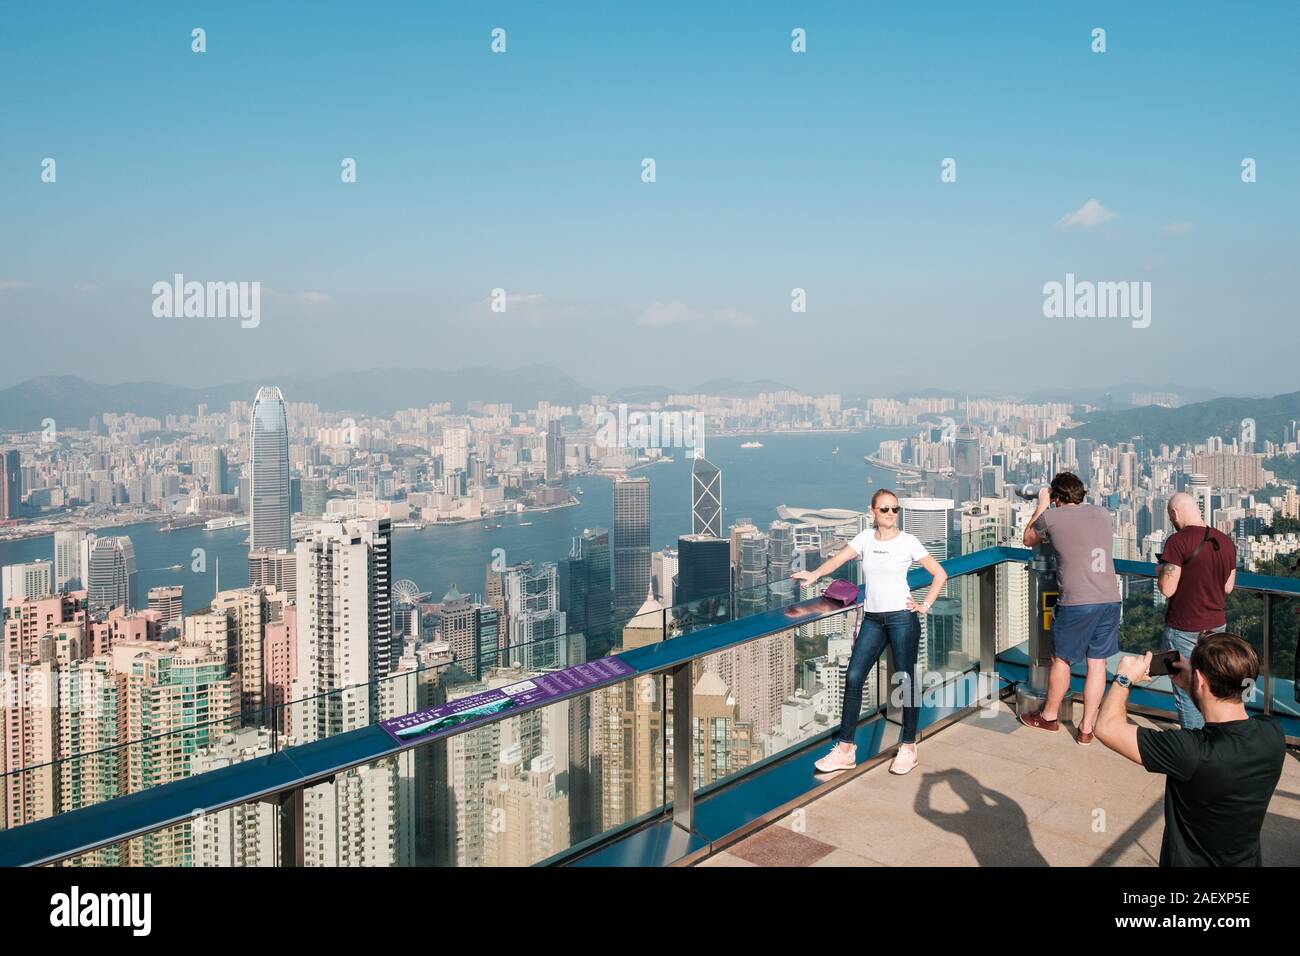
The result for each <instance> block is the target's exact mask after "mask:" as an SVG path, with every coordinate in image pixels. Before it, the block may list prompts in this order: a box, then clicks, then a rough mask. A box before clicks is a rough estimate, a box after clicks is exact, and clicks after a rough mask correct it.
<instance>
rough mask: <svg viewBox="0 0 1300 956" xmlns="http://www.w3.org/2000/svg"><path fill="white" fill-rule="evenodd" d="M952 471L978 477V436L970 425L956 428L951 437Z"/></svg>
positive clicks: (969, 476) (961, 474)
mask: <svg viewBox="0 0 1300 956" xmlns="http://www.w3.org/2000/svg"><path fill="white" fill-rule="evenodd" d="M953 471H954V472H955V473H956V474H958V475H960V476H965V477H968V478H978V477H979V474H980V436H979V432H977V431H976V430H975V429H974V428H972V427H971V426H970V425H962V426H961V427H960V428H958V429H957V434H956V436H954V438H953ZM977 497H978V496H977Z"/></svg>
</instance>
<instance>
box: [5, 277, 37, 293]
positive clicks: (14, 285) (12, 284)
mask: <svg viewBox="0 0 1300 956" xmlns="http://www.w3.org/2000/svg"><path fill="white" fill-rule="evenodd" d="M31 287H32V284H31V283H30V282H24V281H23V280H22V279H0V292H4V291H6V290H8V289H30V288H31Z"/></svg>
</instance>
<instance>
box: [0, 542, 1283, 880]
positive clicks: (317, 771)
mask: <svg viewBox="0 0 1300 956" xmlns="http://www.w3.org/2000/svg"><path fill="white" fill-rule="evenodd" d="M1031 556H1032V552H1031V551H1029V550H1028V549H1026V548H1012V547H993V548H985V549H983V550H981V551H976V552H973V553H971V554H966V555H961V556H958V557H955V558H950V559H948V560H946V561H943V562H941V563H942V566H943V568H944V570H945V571H947V572H948V575H949V577H950V578H956V577H960V576H963V575H969V574H975V573H978V572H983V571H987V570H989V569H992V568H994V567H996V566H997V565H1000V564H1003V563H1007V562H1015V563H1024V562H1027V561H1028V560H1029V559H1030V557H1031ZM1156 567H1157V566H1156V565H1155V564H1153V563H1149V562H1138V561H1124V560H1117V561H1116V562H1115V570H1116V572H1117V573H1118V574H1128V575H1136V576H1145V577H1154V576H1155V573H1156ZM930 578H931V576H930V574H929V572H927V571H925V570H924V569H923V568H919V567H918V568H913V569H912V570H911V571H910V572H909V574H908V585H909V587H910V588H912V589H916V588H919V587H923V586H924V585H926V584H927V583H929V581H930ZM1237 586H1238V587H1239V588H1242V589H1244V590H1257V591H1262V592H1264V593H1265V594H1266V595H1284V596H1287V597H1300V579H1291V578H1279V577H1272V576H1268V575H1258V574H1250V573H1240V574H1238V576H1237ZM798 607H804V608H806V609H807V613H806V614H805V615H800V616H799V617H798V619H797V620H795V619H792V617H791V615H790V614H789V611H790V610H791V609H792V608H798ZM844 613H846V609H841V608H835V609H830V610H828V609H826V605H825V602H824V601H823V600H822V599H820V598H814V599H811V600H808V601H793V602H791V603H790V604H788V605H785V606H783V607H780V608H775V609H772V610H769V611H764V612H761V613H758V614H754V615H750V616H748V617H744V618H739V619H736V620H731V621H726V622H723V623H720V624H715V625H711V626H708V627H705V628H702V629H700V630H698V631H694V632H692V633H690V634H686V635H683V636H680V637H674V638H669V639H666V640H664V641H662V642H660V643H657V644H651V645H647V646H645V647H641V648H637V649H635V650H631V651H627V652H624V653H622V654H619V655H614V656H617V657H619V658H620V659H621V660H622V661H623V662H624V663H625V664H627V665H629V666H630V667H631V668H632V669H633V673H631V674H626V675H624V676H621V677H617V678H610V679H607V680H605V681H600V682H596V683H593V684H590V685H588V686H585V687H583V688H581V689H580V690H574V691H572V692H571V693H568V694H563V695H559V696H555V697H550V698H548V699H547V700H545V701H543V702H538V703H535V704H530V705H526V706H522V707H518V708H512V709H511V710H510V711H508V712H505V713H502V714H500V715H498V716H495V717H493V718H491V719H489V720H486V721H483V722H480V723H476V724H473V725H471V726H469V727H466V728H465V729H464V730H461V731H458V732H457V733H464V732H466V731H468V730H480V729H482V728H483V727H484V726H486V725H487V724H490V723H495V722H497V721H500V720H505V719H507V718H515V717H519V716H520V715H522V714H524V713H527V712H528V711H530V710H535V709H540V708H542V707H548V706H550V705H552V704H556V703H559V702H561V701H564V700H567V699H570V698H572V697H577V696H584V695H587V694H590V693H592V692H593V691H596V690H599V689H601V688H603V687H607V686H613V685H615V684H621V683H624V682H626V681H629V680H634V679H636V678H637V677H642V676H646V675H659V674H664V675H670V676H671V675H677V676H679V677H683V678H688V677H689V673H690V666H691V664H692V663H693V662H694V661H695V660H697V659H699V658H702V657H707V656H709V655H712V654H716V653H718V652H719V651H723V650H727V649H729V648H732V647H737V646H739V645H742V644H746V643H749V642H750V641H754V640H757V639H759V638H762V637H765V636H769V635H772V634H776V633H780V632H782V631H788V630H791V629H793V628H795V627H801V626H804V625H807V624H812V623H814V622H816V621H819V620H822V619H825V618H830V617H834V616H836V615H839V614H844ZM986 664H987V662H982V665H986ZM1268 676H1269V675H1267V674H1266V677H1268ZM681 682H682V681H676V682H675V684H677V683H681ZM688 686H689V685H688ZM689 698H690V694H689V692H687V693H685V694H684V695H679V696H678V699H676V700H675V704H677V706H676V707H675V714H674V720H675V721H676V720H684V721H685V722H686V723H685V728H684V729H685V730H686V733H687V735H688V736H689V732H690V724H689V720H690V706H689V703H690V701H689ZM682 704H685V705H686V706H685V707H683V706H682ZM674 732H675V733H676V732H677V728H676V727H675V728H674ZM456 735H457V734H451V735H449V736H447V737H442V738H439V741H445V740H448V739H450V737H451V736H456ZM682 739H686V738H685V737H683V738H682ZM435 742H437V741H429V740H422V741H419V740H417V741H411V742H406V743H401V744H399V743H397V742H396V741H395V740H394V739H393V738H392V737H391V736H389V734H388V733H387V732H386V731H384V730H383V729H382V728H381V727H380V726H379V725H378V724H372V725H370V726H368V727H363V728H361V729H359V730H354V731H349V732H347V733H343V734H339V735H336V736H333V737H327V738H324V739H321V740H317V741H312V742H311V743H306V744H301V745H299V746H296V747H292V748H289V749H286V750H282V751H279V752H276V753H273V754H269V755H267V756H263V757H257V758H254V759H252V760H247V761H241V762H238V763H234V764H231V765H229V766H227V767H222V768H219V769H216V770H210V771H207V772H205V773H202V774H197V775H195V776H192V777H188V778H185V779H183V780H177V781H174V782H172V783H168V784H163V785H161V786H158V787H153V788H150V789H148V790H144V791H141V792H139V793H133V794H127V795H125V796H122V797H117V798H114V799H112V800H108V801H105V802H103V803H99V804H95V805H92V806H89V807H83V808H80V809H77V810H71V811H68V812H66V813H61V814H56V815H54V816H52V817H48V818H46V819H43V820H38V821H35V822H33V823H28V824H25V825H23V826H21V827H16V828H14V829H11V830H5V831H0V866H38V865H43V864H47V863H53V862H58V861H60V860H65V859H68V858H70V857H74V856H77V855H80V854H83V853H88V852H91V851H93V850H96V849H100V848H102V847H105V846H110V845H112V844H115V843H118V842H121V841H123V840H128V839H131V838H133V837H137V836H141V835H144V834H147V833H151V832H154V831H157V830H161V829H164V828H166V827H168V826H173V825H175V824H178V823H184V822H186V821H188V820H190V819H193V818H195V817H197V816H199V815H201V814H207V813H215V812H219V811H222V810H226V809H229V808H231V807H235V806H239V805H242V804H246V803H250V802H254V801H259V800H268V799H269V800H274V801H275V802H277V803H279V804H280V805H281V806H282V808H283V812H284V813H285V814H286V815H287V819H284V820H283V822H282V828H281V829H282V836H283V837H284V839H283V841H282V845H283V847H284V850H285V852H286V853H291V854H292V855H293V856H294V857H300V854H301V832H300V831H301V823H302V818H301V807H302V791H303V790H304V789H305V788H306V787H310V786H313V785H316V784H319V783H323V782H326V781H328V780H330V779H331V778H333V777H334V776H336V775H338V774H340V773H345V772H347V771H349V770H353V769H355V768H358V767H362V766H365V765H367V764H371V763H374V762H375V761H377V760H382V759H384V758H386V757H391V756H394V755H396V754H400V753H402V752H405V751H407V750H412V749H414V748H416V747H421V746H427V745H430V744H432V743H435ZM677 751H680V752H681V753H680V754H679V753H677ZM690 751H691V748H689V747H681V748H675V755H676V756H678V758H679V759H681V757H682V755H683V754H684V755H685V756H686V757H687V758H689V755H690ZM678 769H679V770H680V768H678ZM742 773H743V772H742ZM675 777H676V779H675V781H674V782H675V784H676V785H677V786H676V791H675V799H674V801H673V813H674V816H675V817H681V818H682V822H683V824H684V825H686V826H689V814H690V807H691V804H692V801H693V796H694V795H693V792H692V790H691V783H692V781H693V774H683V773H680V772H677V773H675ZM295 817H296V819H295ZM295 829H296V830H297V831H299V832H298V833H297V836H298V839H297V841H296V844H295V841H294V839H293V838H294V836H295V834H294V831H295ZM282 862H284V861H282ZM292 862H293V861H292V860H291V861H290V862H289V863H287V864H286V865H291V863H292ZM299 862H300V860H299Z"/></svg>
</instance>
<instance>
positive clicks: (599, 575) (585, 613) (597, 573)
mask: <svg viewBox="0 0 1300 956" xmlns="http://www.w3.org/2000/svg"><path fill="white" fill-rule="evenodd" d="M609 572H610V552H609V532H608V531H606V530H605V529H604V528H584V529H583V532H582V534H581V536H579V537H577V538H574V539H573V547H572V548H571V549H570V551H569V557H568V559H567V560H565V561H561V562H560V567H559V574H560V578H559V586H560V610H561V611H563V612H564V613H565V618H566V620H565V626H566V627H567V628H568V630H569V633H570V634H573V633H575V632H581V633H582V634H584V635H590V636H597V635H598V636H601V637H604V636H606V635H607V632H608V630H609V624H610V620H611V615H612V613H613V612H612V605H613V600H614V592H613V589H612V588H611V587H610V575H609Z"/></svg>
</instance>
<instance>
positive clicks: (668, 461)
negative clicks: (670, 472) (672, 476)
mask: <svg viewBox="0 0 1300 956" xmlns="http://www.w3.org/2000/svg"><path fill="white" fill-rule="evenodd" d="M659 460H660V461H661V462H664V463H665V464H669V465H671V464H672V463H673V460H672V459H671V458H660V459H659Z"/></svg>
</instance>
